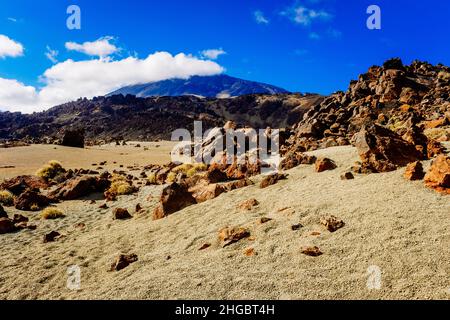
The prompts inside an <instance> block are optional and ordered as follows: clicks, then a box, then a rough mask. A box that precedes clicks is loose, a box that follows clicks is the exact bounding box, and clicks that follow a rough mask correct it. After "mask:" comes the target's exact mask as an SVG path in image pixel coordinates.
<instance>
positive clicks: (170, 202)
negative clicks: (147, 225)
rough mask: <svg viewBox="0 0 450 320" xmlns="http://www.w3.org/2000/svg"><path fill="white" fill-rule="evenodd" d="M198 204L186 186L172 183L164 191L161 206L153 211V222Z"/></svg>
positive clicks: (160, 201)
mask: <svg viewBox="0 0 450 320" xmlns="http://www.w3.org/2000/svg"><path fill="white" fill-rule="evenodd" d="M195 203H196V200H195V198H194V197H193V196H192V194H191V193H190V192H189V191H188V189H187V186H186V185H184V184H178V183H172V184H171V185H169V186H167V187H165V188H164V190H163V191H162V194H161V197H160V200H159V205H158V206H157V207H156V208H155V210H154V211H153V220H157V219H162V218H164V217H167V216H168V215H170V214H173V213H175V212H177V211H180V210H181V209H183V208H186V207H188V206H190V205H193V204H195Z"/></svg>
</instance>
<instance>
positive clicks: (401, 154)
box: [353, 124, 423, 172]
mask: <svg viewBox="0 0 450 320" xmlns="http://www.w3.org/2000/svg"><path fill="white" fill-rule="evenodd" d="M353 140H354V146H355V147H356V148H357V149H358V153H359V156H360V158H361V160H362V167H363V168H364V169H368V170H371V171H373V172H388V171H394V170H396V169H397V168H398V167H402V166H406V165H407V164H409V163H411V162H415V161H418V160H420V159H421V158H422V157H423V155H422V154H421V153H420V152H419V151H418V150H417V149H416V148H415V146H414V145H413V144H411V143H409V142H407V141H405V140H403V139H402V138H401V137H400V136H399V135H397V134H395V133H394V132H392V131H391V130H389V129H387V128H384V127H381V126H379V125H377V124H370V125H368V126H364V127H363V128H362V129H361V131H360V132H358V133H357V134H355V136H354V137H353Z"/></svg>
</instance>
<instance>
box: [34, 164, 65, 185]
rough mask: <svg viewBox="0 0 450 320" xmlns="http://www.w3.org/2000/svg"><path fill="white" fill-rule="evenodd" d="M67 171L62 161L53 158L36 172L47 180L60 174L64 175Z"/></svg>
mask: <svg viewBox="0 0 450 320" xmlns="http://www.w3.org/2000/svg"><path fill="white" fill-rule="evenodd" d="M65 172H66V169H64V168H63V166H62V165H61V163H60V162H58V161H56V160H51V161H49V162H48V163H47V164H46V165H45V166H43V167H42V168H40V169H39V170H38V171H37V172H36V175H37V176H38V177H41V178H43V179H44V180H46V181H50V180H53V179H55V178H57V177H58V176H61V175H63V174H64V173H65Z"/></svg>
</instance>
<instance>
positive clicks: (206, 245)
mask: <svg viewBox="0 0 450 320" xmlns="http://www.w3.org/2000/svg"><path fill="white" fill-rule="evenodd" d="M209 247H211V243H204V244H203V245H202V246H201V247H200V248H199V249H198V250H199V251H200V250H205V249H208V248H209Z"/></svg>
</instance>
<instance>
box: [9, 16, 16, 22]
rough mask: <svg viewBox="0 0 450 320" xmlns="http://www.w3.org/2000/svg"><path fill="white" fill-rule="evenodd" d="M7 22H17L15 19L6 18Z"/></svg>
mask: <svg viewBox="0 0 450 320" xmlns="http://www.w3.org/2000/svg"><path fill="white" fill-rule="evenodd" d="M6 19H7V20H8V21H11V22H18V20H17V19H16V18H13V17H8V18H6Z"/></svg>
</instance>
